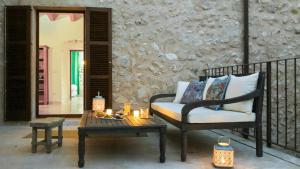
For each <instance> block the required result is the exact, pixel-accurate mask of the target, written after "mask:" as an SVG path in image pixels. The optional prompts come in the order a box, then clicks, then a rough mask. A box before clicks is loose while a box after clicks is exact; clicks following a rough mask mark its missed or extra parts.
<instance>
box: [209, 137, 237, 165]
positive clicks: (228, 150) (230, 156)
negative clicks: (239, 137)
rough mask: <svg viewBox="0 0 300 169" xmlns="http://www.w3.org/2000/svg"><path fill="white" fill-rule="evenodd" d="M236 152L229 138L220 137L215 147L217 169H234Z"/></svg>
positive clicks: (214, 161)
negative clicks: (230, 168)
mask: <svg viewBox="0 0 300 169" xmlns="http://www.w3.org/2000/svg"><path fill="white" fill-rule="evenodd" d="M233 160H234V150H233V148H232V146H230V139H229V138H228V137H219V140H218V144H217V145H214V152H213V164H214V165H215V166H216V167H233Z"/></svg>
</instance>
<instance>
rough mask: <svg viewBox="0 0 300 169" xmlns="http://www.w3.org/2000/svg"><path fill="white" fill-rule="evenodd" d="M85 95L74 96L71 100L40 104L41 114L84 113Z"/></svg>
mask: <svg viewBox="0 0 300 169" xmlns="http://www.w3.org/2000/svg"><path fill="white" fill-rule="evenodd" d="M82 112H83V97H74V98H72V99H71V100H70V101H69V102H64V103H52V104H48V105H39V114H40V115H46V114H82Z"/></svg>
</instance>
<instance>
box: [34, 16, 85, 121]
mask: <svg viewBox="0 0 300 169" xmlns="http://www.w3.org/2000/svg"><path fill="white" fill-rule="evenodd" d="M37 17H38V18H37V20H38V25H37V29H38V30H37V32H38V37H37V38H38V45H37V46H39V56H38V57H39V58H38V62H37V64H38V65H37V67H38V71H37V72H38V73H37V78H38V81H37V83H38V85H37V87H38V116H76V115H79V116H80V115H81V114H82V113H83V104H84V13H79V12H70V11H68V12H63V11H59V12H57V11H38V14H37ZM74 48H75V49H76V50H74Z"/></svg>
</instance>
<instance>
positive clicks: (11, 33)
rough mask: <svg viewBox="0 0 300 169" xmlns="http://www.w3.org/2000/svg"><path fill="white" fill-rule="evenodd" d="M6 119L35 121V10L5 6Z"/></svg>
mask: <svg viewBox="0 0 300 169" xmlns="http://www.w3.org/2000/svg"><path fill="white" fill-rule="evenodd" d="M5 19H6V24H5V61H6V64H5V120H6V121H28V120H30V118H31V111H30V110H31V108H30V106H31V101H30V92H31V87H30V80H31V78H30V48H31V29H30V28H31V8H30V7H29V6H7V7H5Z"/></svg>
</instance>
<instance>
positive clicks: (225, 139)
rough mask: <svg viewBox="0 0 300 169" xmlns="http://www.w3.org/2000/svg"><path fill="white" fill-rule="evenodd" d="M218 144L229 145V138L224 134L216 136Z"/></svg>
mask: <svg viewBox="0 0 300 169" xmlns="http://www.w3.org/2000/svg"><path fill="white" fill-rule="evenodd" d="M218 145H220V146H229V145H230V138H229V137H226V136H220V137H219V138H218Z"/></svg>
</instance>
